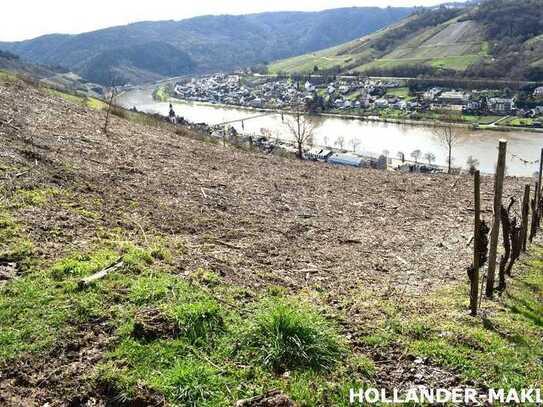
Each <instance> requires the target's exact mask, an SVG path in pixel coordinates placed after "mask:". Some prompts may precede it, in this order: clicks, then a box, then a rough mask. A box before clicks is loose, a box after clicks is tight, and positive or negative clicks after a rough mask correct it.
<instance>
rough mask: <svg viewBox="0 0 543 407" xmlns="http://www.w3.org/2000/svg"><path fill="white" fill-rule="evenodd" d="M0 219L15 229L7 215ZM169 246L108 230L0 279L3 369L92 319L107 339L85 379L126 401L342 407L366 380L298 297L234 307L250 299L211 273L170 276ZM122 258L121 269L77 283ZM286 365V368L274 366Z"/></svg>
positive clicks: (365, 363) (275, 293) (370, 368)
mask: <svg viewBox="0 0 543 407" xmlns="http://www.w3.org/2000/svg"><path fill="white" fill-rule="evenodd" d="M4 223H6V224H7V225H9V228H15V229H16V230H17V228H18V226H17V224H16V223H15V222H14V221H13V220H12V219H11V218H9V219H8V220H7V221H5V222H4ZM5 229H6V228H3V229H2V230H5ZM114 235H116V234H114ZM6 238H7V239H8V240H10V239H11V240H16V239H17V238H18V237H17V233H15V232H12V233H10V234H9V235H6ZM177 247H178V244H177V243H176V242H171V241H168V240H157V241H156V243H152V244H149V245H148V246H146V247H140V246H136V245H133V244H129V243H126V242H123V241H122V239H119V238H118V237H117V238H115V239H113V240H104V241H102V242H101V243H100V244H99V245H98V246H97V247H96V249H94V250H91V251H88V252H85V253H73V254H72V255H69V256H67V257H65V258H62V259H60V260H58V261H56V262H54V263H53V264H51V265H50V266H45V265H39V266H36V267H35V268H34V269H33V271H31V272H29V273H27V274H26V275H25V276H21V277H20V278H18V279H15V280H12V281H10V282H9V283H8V284H6V285H5V286H4V287H0V366H7V365H9V364H11V363H14V362H15V361H17V360H21V359H24V360H29V358H30V360H32V358H34V357H36V358H40V359H41V358H47V357H50V356H49V352H50V351H51V350H52V349H53V348H54V347H59V346H61V344H63V343H69V342H70V341H73V340H75V338H77V336H78V333H79V332H80V331H81V330H84V329H86V328H85V327H86V326H88V325H89V324H93V323H94V322H95V321H99V322H100V323H101V324H106V325H107V326H108V327H109V330H110V331H112V332H114V333H113V338H112V339H113V340H111V341H110V343H109V345H108V348H107V349H104V351H105V352H106V353H105V355H104V358H103V360H102V361H101V362H100V363H99V364H98V365H97V366H95V370H92V369H91V370H90V371H89V372H88V377H87V378H86V379H85V380H88V381H90V382H91V383H94V385H95V386H106V387H107V388H109V389H111V390H112V391H113V393H114V395H115V397H117V398H118V399H119V400H125V401H127V402H130V401H131V400H135V399H137V398H138V397H145V395H146V394H149V393H151V394H154V393H156V394H159V395H161V396H163V397H165V399H166V400H167V401H168V402H169V403H170V404H171V405H178V406H231V405H233V403H234V402H235V401H236V400H238V399H241V398H249V397H252V396H255V395H259V394H262V393H265V392H266V391H268V390H270V389H275V388H277V389H281V390H282V391H284V392H285V393H287V394H289V395H290V396H291V397H292V398H294V399H295V400H297V401H298V402H299V403H300V404H301V405H307V406H318V405H322V404H323V403H324V401H325V400H328V401H330V400H332V402H333V405H337V406H347V405H348V388H349V387H350V386H352V385H354V384H355V383H356V384H358V385H359V384H360V383H364V382H367V381H371V380H372V378H373V377H374V374H375V365H374V364H373V362H372V361H371V359H369V358H367V357H365V356H364V355H362V354H353V352H352V351H351V350H350V349H349V347H348V346H347V345H346V343H345V342H344V340H342V339H341V338H340V334H339V332H338V331H337V328H336V327H335V324H334V323H332V322H330V321H328V320H325V319H324V318H323V317H321V316H320V314H319V312H317V310H316V308H314V306H313V305H311V304H310V303H309V302H308V301H307V300H305V299H302V298H298V297H296V298H289V297H285V295H286V292H285V291H284V290H270V291H269V292H268V291H266V290H264V291H263V292H262V293H261V294H260V295H258V296H257V298H256V299H255V300H250V301H245V302H241V303H240V302H239V299H240V298H250V297H247V296H246V294H245V293H242V292H241V291H240V290H242V289H241V288H237V287H233V286H230V285H226V284H224V282H222V280H221V278H220V277H219V276H218V275H217V274H215V273H213V272H212V271H209V270H205V269H197V270H195V271H194V272H192V273H190V278H187V279H184V278H180V277H179V276H177V275H175V274H172V273H171V272H172V271H173V270H174V269H173V268H172V266H170V264H169V262H170V261H171V260H172V257H173V256H172V252H171V250H172V249H177ZM119 259H121V260H122V261H123V262H124V263H125V266H124V267H123V268H121V269H118V270H116V271H115V272H112V273H110V274H109V275H108V276H106V277H105V278H103V279H101V280H98V281H96V282H95V283H94V284H93V285H91V286H90V287H86V288H81V287H79V286H78V284H77V283H78V281H79V279H80V278H82V277H86V276H89V275H91V274H93V273H95V272H96V271H98V270H101V269H103V268H106V267H108V266H110V265H111V264H114V263H116V262H117V261H119ZM146 318H147V319H146ZM141 324H147V325H146V326H144V328H145V329H141ZM142 332H143V334H142ZM100 346H102V345H100ZM287 369H289V371H290V372H291V373H290V374H289V375H288V376H285V377H284V376H282V375H281V374H279V373H278V371H279V370H280V371H281V373H283V372H285V371H287Z"/></svg>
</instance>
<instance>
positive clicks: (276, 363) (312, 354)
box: [247, 299, 344, 373]
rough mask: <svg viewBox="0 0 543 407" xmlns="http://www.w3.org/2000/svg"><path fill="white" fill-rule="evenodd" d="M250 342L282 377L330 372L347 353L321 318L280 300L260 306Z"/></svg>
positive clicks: (302, 307)
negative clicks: (304, 371) (298, 371)
mask: <svg viewBox="0 0 543 407" xmlns="http://www.w3.org/2000/svg"><path fill="white" fill-rule="evenodd" d="M247 340H248V344H249V346H250V347H251V348H252V349H253V350H254V351H255V352H256V353H257V354H258V356H259V358H260V360H261V362H262V363H263V365H264V366H266V367H268V368H270V369H272V370H274V371H275V372H278V373H279V372H282V371H286V370H290V369H307V368H309V369H313V370H328V369H330V368H332V367H333V365H334V364H335V363H336V361H337V360H338V359H339V358H340V357H341V355H342V354H343V353H344V347H343V345H342V343H341V341H340V339H339V336H338V335H337V333H336V332H335V330H334V329H333V328H332V326H331V325H330V324H329V323H328V322H327V321H325V320H324V319H323V318H322V317H321V316H320V315H318V314H317V313H316V312H315V311H314V310H312V309H310V308H309V307H308V306H305V305H299V304H295V303H293V302H289V301H285V300H280V299H276V300H272V301H266V302H264V303H262V304H261V305H260V309H259V310H258V312H257V315H256V319H255V321H254V322H253V323H252V326H251V327H250V328H249V332H248V338H247Z"/></svg>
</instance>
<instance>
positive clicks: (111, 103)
mask: <svg viewBox="0 0 543 407" xmlns="http://www.w3.org/2000/svg"><path fill="white" fill-rule="evenodd" d="M116 96H117V88H116V86H115V79H111V81H110V87H109V95H108V96H107V98H106V102H107V111H106V121H105V123H104V129H103V130H104V133H105V134H106V135H107V130H108V127H109V118H110V116H111V110H112V109H113V107H114V102H115V97H116Z"/></svg>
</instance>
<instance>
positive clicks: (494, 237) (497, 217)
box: [485, 140, 507, 298]
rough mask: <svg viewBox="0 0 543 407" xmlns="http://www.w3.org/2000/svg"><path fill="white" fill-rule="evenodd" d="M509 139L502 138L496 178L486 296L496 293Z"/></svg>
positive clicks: (489, 296) (490, 296)
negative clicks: (495, 283)
mask: <svg viewBox="0 0 543 407" xmlns="http://www.w3.org/2000/svg"><path fill="white" fill-rule="evenodd" d="M506 153H507V141H505V140H500V146H499V153H498V164H497V166H496V178H495V182H494V224H493V225H492V234H491V236H490V250H489V254H488V272H487V275H486V292H485V293H486V296H487V298H492V295H493V294H494V280H495V275H496V257H497V256H498V239H499V237H500V221H501V210H502V195H503V180H504V178H505V156H506Z"/></svg>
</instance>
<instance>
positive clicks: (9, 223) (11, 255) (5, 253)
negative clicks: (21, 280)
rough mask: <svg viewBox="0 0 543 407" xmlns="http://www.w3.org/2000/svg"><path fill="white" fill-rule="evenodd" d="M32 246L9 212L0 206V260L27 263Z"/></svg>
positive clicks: (23, 264)
mask: <svg viewBox="0 0 543 407" xmlns="http://www.w3.org/2000/svg"><path fill="white" fill-rule="evenodd" d="M32 251H33V245H32V242H31V241H30V239H29V238H28V237H27V236H26V234H25V232H24V230H23V229H22V227H21V225H20V224H19V223H17V222H16V220H15V219H14V217H13V215H12V214H11V212H10V211H9V210H8V209H6V208H5V207H2V206H0V259H1V260H3V261H17V262H21V266H25V265H26V263H28V258H29V257H30V255H31V254H32Z"/></svg>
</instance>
